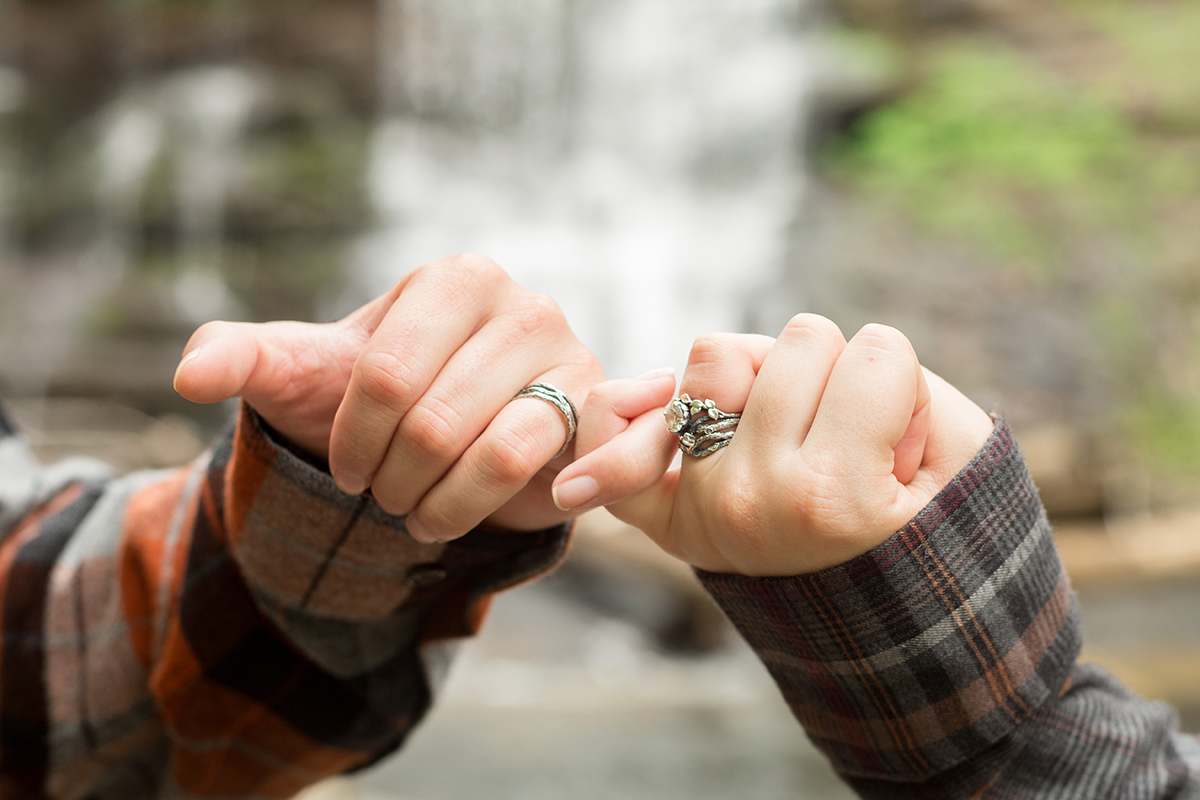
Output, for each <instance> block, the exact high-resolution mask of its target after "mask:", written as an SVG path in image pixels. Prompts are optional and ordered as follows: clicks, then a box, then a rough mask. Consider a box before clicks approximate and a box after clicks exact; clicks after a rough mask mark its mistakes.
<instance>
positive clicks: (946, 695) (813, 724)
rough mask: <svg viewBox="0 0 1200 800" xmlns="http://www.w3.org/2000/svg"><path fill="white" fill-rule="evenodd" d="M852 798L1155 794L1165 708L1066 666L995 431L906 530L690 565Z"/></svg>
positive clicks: (1166, 758)
mask: <svg viewBox="0 0 1200 800" xmlns="http://www.w3.org/2000/svg"><path fill="white" fill-rule="evenodd" d="M701 578H702V580H703V581H704V583H705V585H706V586H707V587H708V588H709V589H710V591H712V593H713V594H714V596H715V597H716V598H717V600H718V601H719V602H720V603H721V604H722V606H723V607H724V608H725V610H726V612H727V613H728V614H729V616H730V617H731V619H732V620H733V621H734V623H735V625H737V627H738V629H739V630H740V631H741V632H742V634H743V635H744V636H745V637H746V638H747V640H748V641H749V642H750V644H751V645H752V646H753V647H754V648H755V649H756V650H757V651H758V653H759V655H760V656H761V657H762V658H763V661H764V662H765V663H766V664H767V666H768V668H769V669H770V670H771V672H772V675H773V676H774V677H775V679H776V681H777V683H778V684H779V686H780V688H781V690H782V691H783V694H784V697H785V699H786V700H787V701H788V703H789V704H790V705H791V707H792V709H793V711H794V712H795V714H796V716H797V718H798V719H799V720H800V722H801V723H802V724H803V725H804V727H805V728H806V730H807V731H808V733H809V736H810V737H811V738H812V739H813V740H814V742H815V743H816V744H817V746H818V747H820V748H821V749H822V750H823V751H824V752H825V753H826V755H827V756H828V757H829V758H830V760H831V762H832V763H833V765H834V767H835V769H837V770H838V772H839V773H840V774H841V775H842V776H843V777H844V778H845V779H846V780H847V781H848V782H849V783H851V785H853V786H854V788H855V789H856V790H857V791H858V792H859V793H860V794H862V795H863V796H864V797H887V798H903V797H977V796H979V797H982V796H996V797H1030V798H1033V797H1038V798H1041V797H1084V796H1087V797H1124V796H1145V797H1167V796H1173V794H1172V792H1174V791H1177V790H1178V789H1179V787H1180V786H1182V785H1185V784H1188V783H1189V781H1190V782H1191V783H1192V785H1193V786H1194V785H1195V778H1194V776H1193V774H1192V773H1189V766H1188V763H1187V761H1186V760H1185V759H1184V758H1183V757H1181V755H1180V754H1179V752H1178V751H1177V748H1176V746H1175V744H1174V743H1173V739H1172V731H1173V725H1174V719H1173V716H1172V715H1171V714H1170V713H1169V712H1168V711H1167V710H1166V709H1164V708H1163V707H1161V706H1157V705H1155V704H1150V703H1147V702H1145V701H1143V700H1140V699H1138V698H1136V697H1134V696H1132V695H1129V694H1128V693H1126V692H1124V691H1123V690H1121V689H1120V687H1119V686H1117V685H1116V684H1114V683H1113V682H1111V679H1101V678H1100V677H1099V675H1098V673H1097V672H1095V671H1094V670H1092V669H1088V668H1079V669H1077V668H1075V666H1074V664H1075V659H1076V657H1077V656H1078V650H1079V643H1080V631H1079V622H1078V611H1077V609H1076V607H1075V602H1074V597H1073V595H1072V593H1071V590H1070V584H1069V581H1068V580H1067V577H1066V573H1065V572H1064V571H1063V569H1062V565H1061V563H1060V562H1059V559H1058V556H1057V553H1056V551H1055V549H1054V543H1053V539H1052V536H1051V534H1050V529H1049V525H1048V523H1047V522H1046V519H1045V514H1044V512H1043V510H1042V508H1041V504H1040V502H1039V501H1038V498H1037V494H1036V491H1035V490H1034V488H1033V484H1032V482H1031V481H1030V480H1029V476H1028V473H1027V472H1026V470H1025V467H1024V463H1023V461H1022V459H1021V456H1020V453H1019V450H1018V449H1017V448H1016V445H1015V442H1014V441H1013V439H1012V437H1011V433H1010V432H1009V431H1008V429H1007V428H1006V427H1005V426H1003V424H1000V425H998V426H997V429H996V431H995V432H994V434H993V436H992V438H991V439H990V440H989V441H988V443H987V445H986V446H985V447H984V449H983V450H982V451H981V452H980V453H979V454H978V455H977V456H976V458H975V459H974V460H973V461H972V462H971V463H970V464H969V465H968V466H967V467H966V468H965V469H964V470H963V471H962V472H961V473H960V474H959V475H958V477H956V478H955V479H954V481H952V482H951V483H950V485H949V486H947V488H946V489H945V490H944V491H943V492H942V493H941V494H939V495H938V496H937V497H936V498H935V499H934V501H933V502H932V503H930V505H929V506H927V507H926V508H925V509H924V510H923V511H922V513H921V514H919V515H918V516H917V517H916V518H914V519H913V520H912V521H911V522H910V523H909V524H908V525H907V526H905V528H904V529H902V530H901V531H899V532H898V533H897V534H896V535H895V536H893V537H892V538H891V539H889V540H888V541H887V542H885V543H884V544H882V545H880V546H879V547H877V548H875V549H874V550H872V551H871V552H869V553H867V554H865V555H863V556H861V557H859V558H857V559H854V560H852V561H850V562H848V563H846V564H843V565H841V566H839V567H835V568H833V569H830V570H825V571H823V572H819V573H815V574H812V575H805V576H799V577H795V578H773V579H746V578H741V577H737V576H728V575H713V574H707V573H704V574H702V575H701Z"/></svg>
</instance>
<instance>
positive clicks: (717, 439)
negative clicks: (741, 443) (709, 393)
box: [663, 394, 742, 458]
mask: <svg viewBox="0 0 1200 800" xmlns="http://www.w3.org/2000/svg"><path fill="white" fill-rule="evenodd" d="M663 414H664V416H666V418H667V430H669V431H670V432H671V433H673V434H675V435H676V436H678V437H679V449H680V450H682V451H683V452H684V453H686V454H688V455H690V456H694V457H696V458H704V457H705V456H708V455H712V454H713V453H715V452H717V451H718V450H720V449H721V448H722V447H725V446H726V445H728V444H729V443H730V442H731V441H732V440H733V434H734V432H736V431H737V426H738V422H740V421H741V419H742V415H741V414H733V413H730V412H728V411H722V410H721V409H719V408H717V404H716V403H714V402H713V401H712V400H693V399H692V398H691V397H689V396H688V395H686V394H682V395H680V396H679V397H677V398H676V399H674V400H672V401H671V402H670V403H669V404H668V405H667V407H666V408H665V409H663Z"/></svg>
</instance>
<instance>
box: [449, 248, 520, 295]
mask: <svg viewBox="0 0 1200 800" xmlns="http://www.w3.org/2000/svg"><path fill="white" fill-rule="evenodd" d="M446 267H447V269H446V275H447V277H448V278H449V279H451V280H457V281H465V282H467V283H468V284H469V285H470V286H472V287H474V288H481V287H490V286H494V285H495V284H497V283H500V282H504V281H507V280H509V277H508V273H506V272H505V271H504V270H503V269H501V268H500V265H499V264H497V263H496V262H495V261H493V260H492V259H490V258H488V257H487V256H481V255H479V254H478V253H459V254H458V255H454V256H450V258H448V259H446Z"/></svg>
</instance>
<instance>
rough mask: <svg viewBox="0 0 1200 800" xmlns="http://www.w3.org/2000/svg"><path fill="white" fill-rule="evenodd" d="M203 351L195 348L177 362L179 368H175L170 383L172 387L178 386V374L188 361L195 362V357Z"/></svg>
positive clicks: (200, 348) (201, 348)
mask: <svg viewBox="0 0 1200 800" xmlns="http://www.w3.org/2000/svg"><path fill="white" fill-rule="evenodd" d="M203 349H204V348H203V347H197V348H196V349H195V350H192V351H190V352H189V353H188V354H187V355H186V356H184V357H183V359H182V360H181V361H180V362H179V366H178V367H176V368H175V378H174V380H172V381H171V385H172V386H175V387H178V386H179V373H181V372H183V367H184V365H185V364H187V363H188V362H189V361H195V360H196V356H198V355H200V351H201V350H203ZM176 391H178V389H176Z"/></svg>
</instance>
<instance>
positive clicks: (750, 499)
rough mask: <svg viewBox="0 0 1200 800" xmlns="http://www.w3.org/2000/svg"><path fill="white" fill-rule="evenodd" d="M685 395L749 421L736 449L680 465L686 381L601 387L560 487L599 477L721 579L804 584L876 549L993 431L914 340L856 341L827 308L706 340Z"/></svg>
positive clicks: (619, 502)
mask: <svg viewBox="0 0 1200 800" xmlns="http://www.w3.org/2000/svg"><path fill="white" fill-rule="evenodd" d="M680 389H681V391H683V392H685V393H688V394H690V395H691V396H692V397H693V398H697V399H700V398H712V399H713V400H715V401H716V404H717V407H718V408H720V409H722V410H724V411H729V412H741V413H742V414H743V416H742V419H741V421H740V424H739V427H738V430H737V435H736V436H735V437H734V438H733V440H732V441H731V442H730V444H729V446H728V447H726V448H725V449H723V450H719V451H717V452H716V453H713V454H711V455H708V456H705V457H703V458H695V457H692V456H686V455H685V456H684V457H683V463H682V466H681V469H679V470H671V471H669V472H665V470H667V467H668V465H669V464H670V461H671V457H672V456H673V455H674V450H675V445H676V440H675V437H674V436H672V435H671V434H669V433H668V432H667V429H666V425H665V424H664V421H663V416H662V406H663V405H665V403H666V401H667V400H668V399H669V397H670V390H671V387H670V385H669V384H668V383H667V382H666V381H662V382H658V383H653V384H651V383H646V382H641V383H639V382H637V381H610V382H608V383H605V384H601V385H600V386H597V387H596V388H595V389H593V391H592V392H591V393H590V394H589V396H588V403H587V406H585V408H584V411H583V415H582V416H583V419H582V420H581V423H580V432H579V445H578V447H579V450H578V452H579V454H580V457H579V459H578V460H577V461H576V462H575V463H573V464H571V465H570V466H569V467H567V468H566V469H564V470H563V471H562V473H561V474H560V475H559V477H558V479H557V482H556V489H557V492H558V494H559V496H560V498H561V495H562V493H563V491H564V489H566V488H567V487H568V486H570V485H573V483H574V482H575V481H579V480H581V479H591V480H594V481H595V482H596V483H597V485H598V486H601V487H603V491H601V492H599V493H597V498H598V499H599V501H600V502H603V503H605V504H608V507H609V510H610V511H612V512H613V514H615V515H616V516H617V517H619V518H621V519H623V520H625V521H626V522H629V523H631V524H633V525H635V526H636V527H638V528H641V529H642V530H643V531H644V532H645V533H646V534H647V535H648V536H650V538H651V539H653V540H654V541H655V542H657V543H658V544H659V545H660V546H662V548H663V549H664V550H666V551H667V552H669V553H671V554H672V555H674V556H676V557H678V558H680V559H682V560H684V561H686V562H688V563H689V564H692V565H693V566H696V567H700V568H702V569H705V570H708V571H711V572H725V573H737V574H742V575H754V576H764V575H801V574H805V573H810V572H816V571H818V570H822V569H826V568H829V567H832V566H835V565H837V564H841V563H844V562H846V561H849V560H850V559H852V558H854V557H855V556H858V555H860V554H862V553H865V552H867V551H868V550H870V549H872V548H873V547H875V546H877V545H879V544H881V543H882V542H883V541H885V540H886V539H887V538H888V537H890V536H891V535H892V534H893V533H895V532H896V531H898V530H900V529H901V528H902V527H903V526H904V524H905V523H906V522H908V520H909V519H911V518H912V517H913V516H914V515H916V514H917V513H918V512H919V511H920V510H921V509H922V508H924V507H925V506H926V505H927V504H928V503H929V502H930V501H931V500H932V499H933V497H934V496H935V495H936V494H937V493H938V492H939V491H941V489H942V488H943V487H945V486H946V485H947V483H949V482H950V480H951V479H953V478H954V476H955V475H956V474H957V473H958V472H959V470H961V469H962V468H963V467H964V466H965V465H966V464H967V463H968V462H969V461H970V459H971V458H972V457H973V456H974V455H975V453H976V452H977V451H978V450H979V448H980V447H981V446H982V445H983V444H984V442H985V441H987V439H988V437H989V436H990V435H991V432H992V427H993V423H992V421H991V419H990V418H989V417H988V415H987V414H985V413H984V412H983V411H982V410H980V408H979V407H978V406H976V405H975V404H974V403H972V402H971V401H970V400H968V399H967V398H966V397H964V396H963V395H962V394H961V393H959V392H958V391H957V390H956V389H954V388H953V387H952V386H950V384H948V383H946V382H945V381H943V380H941V379H940V378H938V377H937V376H936V375H934V374H932V373H930V372H927V371H925V370H923V369H922V367H921V365H920V363H919V362H918V361H917V357H916V355H915V353H914V352H913V349H912V346H911V345H910V344H909V342H908V340H907V339H906V338H905V337H904V336H903V335H902V334H901V333H900V332H899V331H897V330H895V329H893V328H888V327H885V326H882V325H869V326H867V327H865V328H863V329H862V330H861V331H859V333H858V334H857V335H856V336H854V337H853V338H852V339H851V340H850V341H849V342H847V341H846V340H845V339H844V338H843V337H842V333H841V331H839V330H838V328H837V326H835V325H834V324H833V323H832V322H830V321H829V320H827V319H824V318H822V317H818V316H815V315H812V314H801V315H799V316H797V317H796V318H794V319H793V320H792V321H791V323H789V324H788V326H787V327H786V328H785V329H784V331H783V332H782V333H781V334H780V336H779V338H778V340H772V339H770V338H768V337H763V336H749V335H734V334H719V335H713V336H707V337H702V338H701V339H699V340H697V342H696V344H695V345H694V346H693V348H692V353H691V357H690V358H689V360H688V368H687V371H686V372H685V373H684V375H683V379H682V381H681V384H680ZM664 472H665V474H664Z"/></svg>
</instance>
